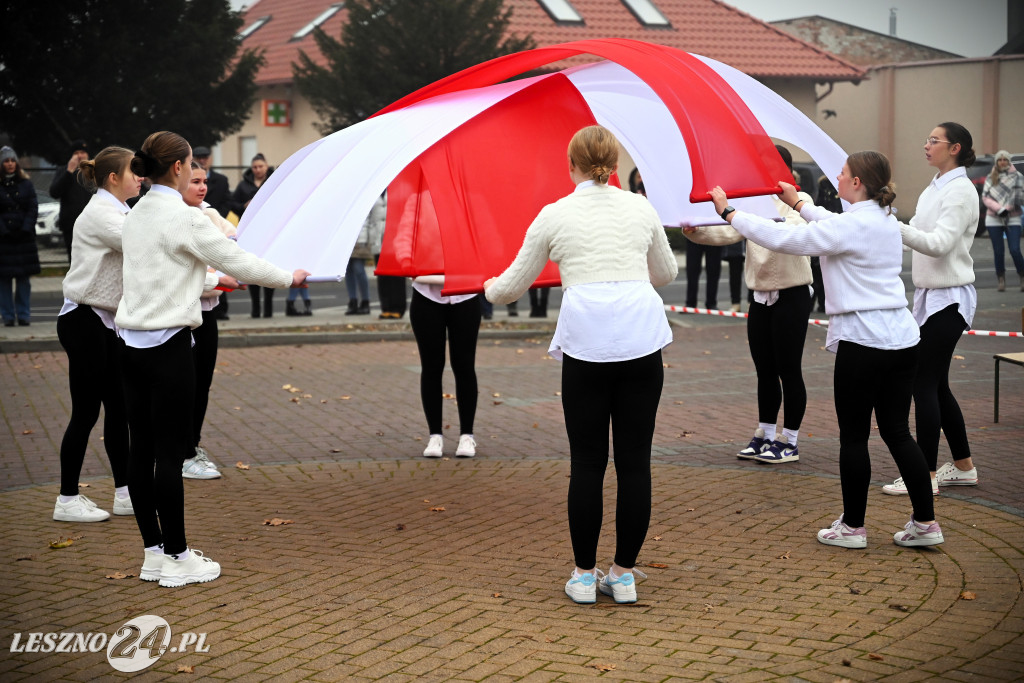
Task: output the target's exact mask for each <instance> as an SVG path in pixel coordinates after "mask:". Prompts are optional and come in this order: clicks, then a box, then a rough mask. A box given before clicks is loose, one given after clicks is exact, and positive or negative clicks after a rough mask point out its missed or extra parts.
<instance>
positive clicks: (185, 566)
mask: <svg viewBox="0 0 1024 683" xmlns="http://www.w3.org/2000/svg"><path fill="white" fill-rule="evenodd" d="M174 558H175V556H174V555H167V554H164V561H163V564H161V566H160V585H161V586H163V587H164V588H177V587H178V586H184V585H185V584H189V583H206V582H207V581H213V580H214V579H216V578H217V577H218V576H220V565H219V564H217V563H216V562H214V561H213V560H211V559H210V558H208V557H203V553H202V551H200V550H195V549H191V548H190V549H189V552H188V558H187V559H184V560H176V559H174Z"/></svg>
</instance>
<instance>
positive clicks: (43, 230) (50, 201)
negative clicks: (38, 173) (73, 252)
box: [36, 190, 64, 247]
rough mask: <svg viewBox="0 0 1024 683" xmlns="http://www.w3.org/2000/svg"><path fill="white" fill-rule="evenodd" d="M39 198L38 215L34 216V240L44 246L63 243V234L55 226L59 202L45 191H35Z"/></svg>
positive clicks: (57, 245)
mask: <svg viewBox="0 0 1024 683" xmlns="http://www.w3.org/2000/svg"><path fill="white" fill-rule="evenodd" d="M36 196H37V197H38V199H39V215H38V216H36V242H37V243H38V244H39V245H40V246H44V247H60V246H63V245H64V235H63V234H62V233H61V231H60V229H59V228H58V227H57V215H58V214H59V213H60V202H58V201H57V200H56V199H54V198H53V197H51V196H50V195H48V194H47V193H45V192H40V191H38V190H37V191H36Z"/></svg>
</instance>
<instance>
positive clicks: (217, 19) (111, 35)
mask: <svg viewBox="0 0 1024 683" xmlns="http://www.w3.org/2000/svg"><path fill="white" fill-rule="evenodd" d="M0 17H2V19H0V26H3V27H4V31H3V32H4V40H3V46H2V47H0V50H2V52H0V131H3V132H6V133H7V134H8V135H9V136H10V137H11V141H12V143H13V144H14V146H15V148H16V149H17V150H18V151H19V152H27V153H31V154H36V155H39V156H42V157H44V158H46V159H48V160H49V161H51V162H53V163H55V164H63V163H64V162H66V161H67V156H68V144H69V143H70V142H71V141H72V140H75V139H79V138H82V139H85V140H86V141H87V142H88V143H89V145H90V148H91V149H92V150H93V152H94V153H95V151H97V150H98V149H100V148H101V147H104V146H106V145H111V144H118V145H123V146H125V147H128V148H131V149H138V147H139V146H140V145H141V144H142V141H143V140H145V139H146V136H147V135H149V134H150V133H152V132H154V131H157V130H172V131H175V132H177V133H180V134H181V135H183V136H184V137H185V138H186V139H187V140H188V141H189V142H191V143H192V144H193V145H199V144H204V145H212V144H215V143H216V142H218V141H219V140H221V139H223V138H224V137H225V136H226V135H228V134H230V133H233V132H235V131H237V130H238V129H240V128H241V126H242V124H243V123H244V122H245V119H246V118H247V117H248V116H249V110H250V107H251V106H252V104H253V102H254V100H255V97H256V86H255V83H254V80H255V77H256V72H257V70H258V69H259V67H260V65H261V64H262V63H263V56H262V55H260V54H257V53H255V52H253V51H252V50H242V49H241V44H240V42H239V41H238V39H237V34H238V31H239V29H240V28H241V26H242V19H241V17H240V15H239V14H238V13H237V12H234V11H232V10H231V7H230V4H229V2H228V0H130V1H129V2H111V1H110V0H75V1H74V2H65V3H52V2H6V3H4V5H3V8H2V9H0Z"/></svg>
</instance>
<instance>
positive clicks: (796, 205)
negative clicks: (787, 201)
mask: <svg viewBox="0 0 1024 683" xmlns="http://www.w3.org/2000/svg"><path fill="white" fill-rule="evenodd" d="M803 203H804V200H802V199H798V200H796V204H794V205H793V210H794V211H799V210H800V209H798V208H796V207H798V206H800V205H801V204H803Z"/></svg>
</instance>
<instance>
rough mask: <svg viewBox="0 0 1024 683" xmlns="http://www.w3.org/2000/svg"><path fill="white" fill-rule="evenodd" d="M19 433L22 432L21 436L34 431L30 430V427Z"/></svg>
mask: <svg viewBox="0 0 1024 683" xmlns="http://www.w3.org/2000/svg"><path fill="white" fill-rule="evenodd" d="M21 434H22V436H27V435H28V434H35V432H34V431H32V430H31V429H26V430H25V431H23V432H22V433H21Z"/></svg>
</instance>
